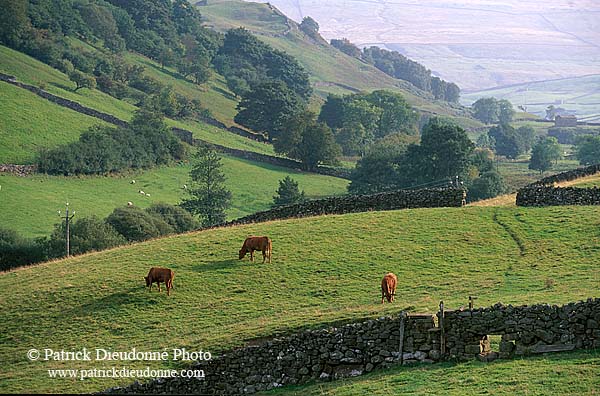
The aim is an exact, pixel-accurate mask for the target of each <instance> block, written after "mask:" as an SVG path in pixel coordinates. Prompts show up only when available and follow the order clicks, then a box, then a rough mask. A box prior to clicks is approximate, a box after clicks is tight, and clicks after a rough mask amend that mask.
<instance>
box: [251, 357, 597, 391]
mask: <svg viewBox="0 0 600 396" xmlns="http://www.w3.org/2000/svg"><path fill="white" fill-rule="evenodd" d="M599 369H600V351H597V350H596V351H581V352H571V353H561V354H553V355H547V356H543V357H535V358H529V359H516V360H509V361H506V360H504V361H495V362H493V363H481V362H477V361H471V362H468V363H458V364H457V363H442V364H436V365H431V366H415V367H410V368H408V367H396V368H393V369H388V370H385V371H381V372H376V373H370V374H367V375H365V376H361V377H359V378H354V379H347V380H340V381H336V382H331V383H320V384H314V385H308V386H296V387H289V388H282V389H280V390H277V391H272V392H265V393H263V394H264V395H280V396H292V395H294V396H295V395H298V396H300V395H302V396H312V395H319V396H332V395H336V396H349V395H356V396H358V395H386V396H389V395H448V396H458V395H496V396H503V395H505V396H512V395H529V396H534V395H540V396H542V395H543V396H548V395H597V394H598V389H600V376H598V375H597V373H598V370H599Z"/></svg>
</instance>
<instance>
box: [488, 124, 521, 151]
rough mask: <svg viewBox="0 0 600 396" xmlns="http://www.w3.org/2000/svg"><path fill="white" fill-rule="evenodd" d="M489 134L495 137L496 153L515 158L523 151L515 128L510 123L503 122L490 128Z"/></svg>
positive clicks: (492, 137)
mask: <svg viewBox="0 0 600 396" xmlns="http://www.w3.org/2000/svg"><path fill="white" fill-rule="evenodd" d="M488 135H489V137H490V138H491V139H494V142H495V144H494V148H495V150H496V154H498V155H503V156H505V157H507V158H511V159H515V158H517V157H518V156H519V155H520V154H521V153H522V152H523V151H522V145H521V144H520V142H519V138H518V137H517V133H516V131H515V128H513V127H512V126H510V125H506V124H501V125H497V126H495V127H492V128H490V130H489V131H488Z"/></svg>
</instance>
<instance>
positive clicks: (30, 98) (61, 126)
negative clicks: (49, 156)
mask: <svg viewBox="0 0 600 396" xmlns="http://www.w3.org/2000/svg"><path fill="white" fill-rule="evenodd" d="M0 95H1V97H2V99H1V100H0V164H7V163H12V164H23V163H30V162H32V161H33V157H34V154H35V153H36V152H37V151H38V150H39V149H41V148H51V147H56V146H58V145H60V144H65V143H70V142H72V141H75V140H77V139H78V138H79V135H80V134H81V133H82V132H84V131H86V130H87V129H88V128H89V127H91V126H93V125H108V124H106V123H105V122H104V121H102V120H99V119H97V118H94V117H89V116H87V115H84V114H81V113H78V112H76V111H73V110H70V109H67V108H64V107H62V106H59V105H57V104H54V103H52V102H50V101H48V100H46V99H44V98H41V97H39V96H37V95H36V94H34V93H32V92H29V91H27V90H24V89H22V88H18V87H15V86H14V85H10V84H8V83H5V82H0Z"/></svg>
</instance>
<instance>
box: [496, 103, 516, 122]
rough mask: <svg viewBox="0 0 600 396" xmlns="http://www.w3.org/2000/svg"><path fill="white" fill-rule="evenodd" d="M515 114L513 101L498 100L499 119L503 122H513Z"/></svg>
mask: <svg viewBox="0 0 600 396" xmlns="http://www.w3.org/2000/svg"><path fill="white" fill-rule="evenodd" d="M514 116H515V110H514V109H513V105H512V103H510V102H509V101H508V100H506V99H502V100H499V101H498V121H500V123H501V124H508V123H511V122H512V120H513V117H514Z"/></svg>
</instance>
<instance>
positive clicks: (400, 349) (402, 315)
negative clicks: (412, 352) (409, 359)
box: [398, 311, 406, 364]
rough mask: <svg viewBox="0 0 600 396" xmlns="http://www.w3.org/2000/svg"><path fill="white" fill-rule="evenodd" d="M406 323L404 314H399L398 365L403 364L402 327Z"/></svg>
mask: <svg viewBox="0 0 600 396" xmlns="http://www.w3.org/2000/svg"><path fill="white" fill-rule="evenodd" d="M405 321H406V312H404V311H402V312H400V343H399V345H398V352H400V364H402V363H403V362H404V353H403V352H402V350H403V349H404V326H405Z"/></svg>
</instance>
